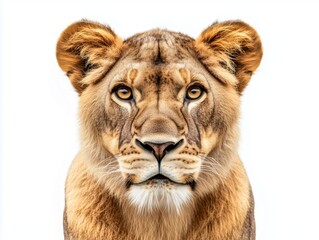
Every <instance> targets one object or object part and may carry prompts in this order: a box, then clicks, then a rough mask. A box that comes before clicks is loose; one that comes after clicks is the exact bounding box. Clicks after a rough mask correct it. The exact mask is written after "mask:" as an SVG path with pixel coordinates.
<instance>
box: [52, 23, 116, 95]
mask: <svg viewBox="0 0 319 240" xmlns="http://www.w3.org/2000/svg"><path fill="white" fill-rule="evenodd" d="M121 46H122V40H121V39H120V38H119V37H117V36H116V35H115V33H114V32H113V31H112V30H111V29H110V28H109V27H107V26H104V25H102V24H99V23H96V22H91V21H87V20H82V21H79V22H76V23H73V24H71V25H70V26H69V27H67V28H66V29H65V30H64V31H63V32H62V34H61V36H60V38H59V40H58V43H57V46H56V58H57V60H58V64H59V66H60V67H61V69H62V70H63V71H64V72H66V74H67V76H68V77H69V79H70V80H71V83H72V84H73V86H74V88H75V89H76V90H77V92H78V93H81V92H82V91H83V90H84V89H85V88H86V87H87V86H88V85H89V84H91V83H94V82H95V81H97V80H98V78H99V77H101V75H102V74H106V72H107V71H108V70H109V69H110V68H111V67H112V66H113V65H114V64H115V62H116V60H117V59H118V58H119V55H120V51H121Z"/></svg>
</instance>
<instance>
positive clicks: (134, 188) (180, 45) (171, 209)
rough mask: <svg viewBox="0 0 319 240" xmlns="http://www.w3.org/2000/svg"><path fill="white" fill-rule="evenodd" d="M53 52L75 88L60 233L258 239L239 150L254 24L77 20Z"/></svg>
mask: <svg viewBox="0 0 319 240" xmlns="http://www.w3.org/2000/svg"><path fill="white" fill-rule="evenodd" d="M56 56H57V60H58V63H59V65H60V67H61V68H62V70H63V71H65V72H66V74H67V76H68V77H69V79H70V80H71V83H72V84H73V86H74V88H75V89H76V91H77V92H78V93H79V96H80V97H79V117H80V133H81V147H80V151H79V153H78V154H77V156H76V158H75V159H74V161H73V163H72V166H71V168H70V170H69V174H68V177H67V181H66V190H65V194H66V198H65V201H66V202H65V212H64V234H65V239H78V240H80V239H81V240H95V239H103V240H107V239H112V240H118V239H130V240H131V239H132V240H134V239H136V240H137V239H145V240H159V239H164V240H174V239H178V240H179V239H196V240H197V239H214V240H239V239H240V240H247V239H249V240H252V239H255V223H254V200H253V195H252V191H251V188H250V184H249V181H248V178H247V176H246V173H245V170H244V168H243V164H242V162H241V160H240V158H239V156H238V153H237V148H238V116H239V103H240V95H241V93H242V91H243V90H244V88H245V87H246V85H247V84H248V82H249V80H250V78H251V76H252V74H253V72H254V71H255V70H256V68H257V67H258V65H259V63H260V61H261V58H262V46H261V41H260V38H259V36H258V34H257V33H256V31H255V30H254V29H253V28H252V27H250V26H249V25H247V24H246V23H244V22H242V21H226V22H220V23H214V24H212V25H211V26H209V27H208V28H207V29H206V30H205V31H203V32H202V33H201V35H200V36H199V37H198V38H197V39H195V40H194V39H193V38H191V37H188V36H186V35H184V34H181V33H176V32H171V31H166V30H159V29H155V30H151V31H148V32H144V33H140V34H136V35H134V36H133V37H130V38H128V39H126V40H124V41H123V40H121V39H120V38H119V37H118V36H117V35H116V34H115V33H114V32H113V31H112V30H111V29H110V28H109V27H107V26H105V25H102V24H99V23H96V22H91V21H87V20H82V21H79V22H76V23H74V24H72V25H71V26H69V27H68V28H66V30H64V32H62V34H61V36H60V38H59V40H58V43H57V48H56Z"/></svg>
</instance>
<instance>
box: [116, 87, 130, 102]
mask: <svg viewBox="0 0 319 240" xmlns="http://www.w3.org/2000/svg"><path fill="white" fill-rule="evenodd" d="M115 94H116V96H117V97H118V98H120V99H122V100H130V99H132V97H133V93H132V90H131V89H130V88H129V87H126V86H120V87H118V88H117V89H116V90H115Z"/></svg>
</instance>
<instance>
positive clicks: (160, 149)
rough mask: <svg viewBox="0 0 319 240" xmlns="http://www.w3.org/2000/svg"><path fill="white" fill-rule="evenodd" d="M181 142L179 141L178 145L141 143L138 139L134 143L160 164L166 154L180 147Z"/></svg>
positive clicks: (170, 143)
mask: <svg viewBox="0 0 319 240" xmlns="http://www.w3.org/2000/svg"><path fill="white" fill-rule="evenodd" d="M182 141H183V140H180V141H179V142H178V143H174V142H163V143H154V142H144V143H142V142H141V141H139V140H138V139H136V143H137V145H138V146H140V147H141V148H143V149H144V150H146V151H148V152H151V153H153V155H154V156H155V157H156V159H157V161H158V162H161V160H162V159H163V157H164V156H165V154H166V153H168V152H170V151H172V150H174V149H176V148H177V147H178V146H180V145H181V143H182Z"/></svg>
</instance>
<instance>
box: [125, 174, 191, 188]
mask: <svg viewBox="0 0 319 240" xmlns="http://www.w3.org/2000/svg"><path fill="white" fill-rule="evenodd" d="M163 183H168V184H176V185H182V186H185V185H188V186H190V188H191V189H192V190H195V186H196V182H195V181H191V182H187V183H180V182H175V181H173V180H172V179H170V178H169V177H166V176H164V175H163V174H160V173H159V174H156V175H154V176H153V177H151V178H149V179H147V180H145V181H143V182H139V183H133V182H130V181H129V182H126V187H127V188H130V186H132V185H137V186H138V185H143V184H163Z"/></svg>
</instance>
